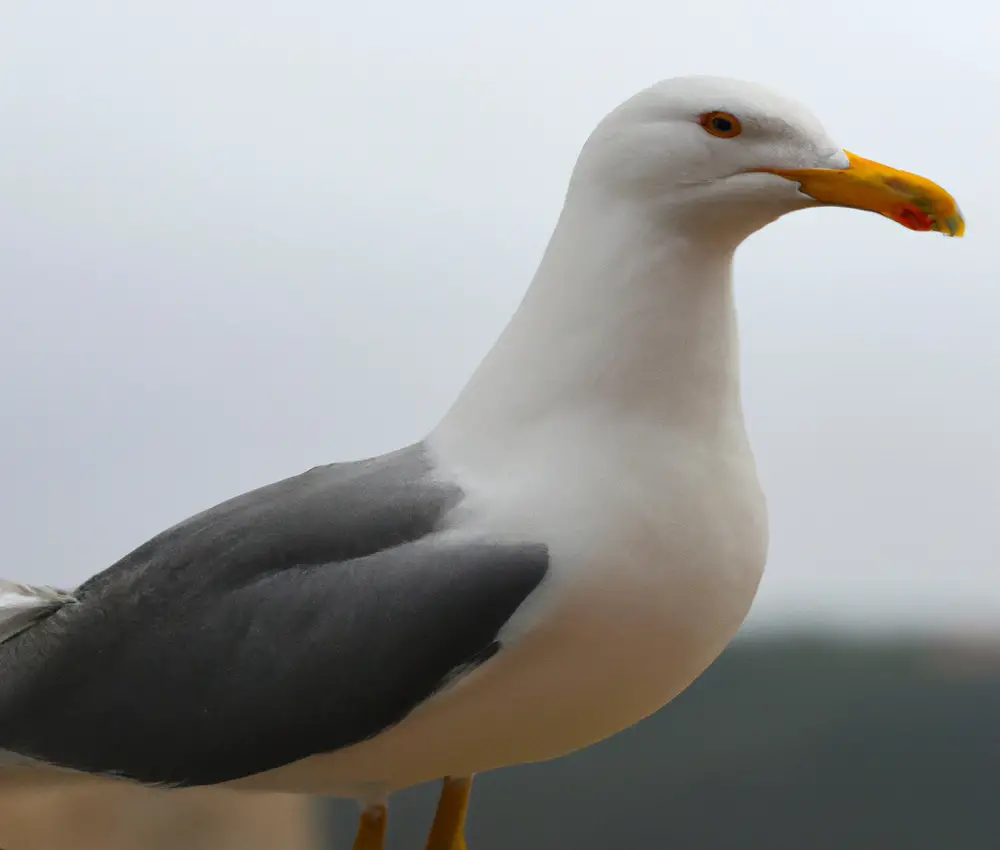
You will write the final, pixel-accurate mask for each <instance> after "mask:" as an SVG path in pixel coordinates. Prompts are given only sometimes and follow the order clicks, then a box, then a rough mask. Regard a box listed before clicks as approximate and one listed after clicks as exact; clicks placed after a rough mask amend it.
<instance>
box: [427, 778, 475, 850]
mask: <svg viewBox="0 0 1000 850" xmlns="http://www.w3.org/2000/svg"><path fill="white" fill-rule="evenodd" d="M471 790H472V777H471V776H459V777H452V776H446V777H445V780H444V785H442V786H441V797H440V799H439V800H438V806H437V811H436V812H435V813H434V823H433V824H432V825H431V831H430V835H428V836H427V850H466V848H465V834H464V833H465V813H466V811H467V810H468V808H469V792H470V791H471Z"/></svg>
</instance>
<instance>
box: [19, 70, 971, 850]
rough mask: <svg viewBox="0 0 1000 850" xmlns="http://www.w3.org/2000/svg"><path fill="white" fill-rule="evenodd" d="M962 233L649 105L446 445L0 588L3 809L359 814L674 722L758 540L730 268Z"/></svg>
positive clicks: (441, 812)
mask: <svg viewBox="0 0 1000 850" xmlns="http://www.w3.org/2000/svg"><path fill="white" fill-rule="evenodd" d="M817 206H839V207H851V208H855V209H860V210H867V211H870V212H874V213H877V214H879V215H881V216H883V217H886V218H888V219H891V220H893V221H895V222H897V223H899V224H901V225H903V226H905V227H907V228H910V229H911V230H916V231H937V232H940V233H943V234H945V235H949V236H961V235H962V234H963V232H964V228H965V224H964V220H963V218H962V215H961V213H960V211H959V209H958V207H957V205H956V203H955V201H954V199H953V198H952V197H951V195H949V194H948V193H947V192H945V191H944V190H943V189H942V188H940V187H939V186H937V185H936V184H934V183H932V182H930V181H928V180H926V179H924V178H922V177H919V176H916V175H914V174H910V173H906V172H902V171H898V170H896V169H893V168H890V167H888V166H885V165H881V164H879V163H877V162H874V161H871V160H868V159H864V158H862V157H860V156H857V155H855V154H853V153H849V152H847V151H845V150H844V149H842V148H841V147H840V146H839V145H838V144H837V143H835V142H834V141H833V139H832V138H831V137H830V136H829V135H828V134H827V132H826V130H825V129H824V128H823V126H822V125H821V124H820V122H819V121H818V120H817V119H816V118H815V117H813V115H812V114H811V113H810V112H809V111H808V110H807V109H806V108H804V107H803V106H801V105H800V104H798V103H797V102H795V101H793V100H791V99H789V98H787V97H785V96H783V95H781V94H778V93H775V92H772V91H770V90H768V89H766V88H764V87H761V86H759V85H756V84H753V83H748V82H742V81H739V80H731V79H724V78H718V77H707V76H688V77H680V78H675V79H669V80H665V81H662V82H659V83H656V84H655V85H653V86H651V87H649V88H647V89H645V90H643V91H641V92H639V93H638V94H636V95H635V96H633V97H631V98H630V99H629V100H627V101H625V102H624V103H623V104H621V105H620V106H618V107H617V108H615V109H614V110H613V111H612V112H611V113H610V114H608V115H607V116H606V117H605V118H604V119H603V120H602V121H601V122H600V123H599V124H598V125H597V127H596V129H595V130H594V131H593V133H592V134H591V136H590V137H589V138H588V139H587V141H586V143H585V144H584V146H583V148H582V151H581V153H580V155H579V158H578V160H577V162H576V165H575V167H574V169H573V172H572V175H571V177H570V180H569V185H568V189H567V191H566V195H565V202H564V206H563V208H562V211H561V214H560V215H559V218H558V221H557V223H556V225H555V229H554V231H553V233H552V237H551V241H550V242H549V244H548V247H547V249H546V250H545V252H544V254H543V256H542V258H541V260H540V263H539V265H538V268H537V272H536V274H535V276H534V279H533V280H532V282H531V284H530V286H529V287H528V289H527V292H526V294H525V296H524V298H523V300H522V302H521V304H520V305H519V307H518V309H517V310H516V311H515V313H514V315H513V317H512V318H511V320H510V322H509V324H508V325H507V327H506V328H505V329H504V330H503V332H502V333H501V335H500V336H499V338H498V339H497V340H496V342H495V344H494V345H493V347H492V348H491V349H490V350H489V352H488V353H487V355H486V356H485V358H484V360H483V361H482V363H481V364H480V365H479V367H478V369H477V370H476V371H475V373H474V374H473V376H472V377H471V379H470V380H469V382H468V383H467V384H466V386H465V387H464V388H463V389H462V390H461V391H460V393H459V394H458V395H457V398H456V399H455V400H454V403H453V404H452V405H451V407H450V408H449V409H447V411H445V412H444V415H443V417H442V418H441V419H440V421H439V422H438V424H437V425H436V426H435V427H434V428H433V429H432V430H431V431H430V432H429V433H427V434H426V436H424V437H423V438H422V439H420V440H418V441H415V442H413V443H412V444H410V445H406V446H403V447H400V448H398V449H397V450H395V451H392V452H389V453H387V454H384V455H381V456H376V457H369V458H365V459H362V460H352V461H345V462H340V463H331V464H328V465H325V466H317V467H314V468H312V469H310V470H308V471H306V472H303V473H301V474H299V475H295V476H293V477H290V478H287V479H285V480H282V481H278V482H277V483H273V484H270V485H268V486H265V487H261V488H260V489H256V490H253V491H251V492H249V493H245V494H243V495H240V496H236V497H235V498H233V499H230V500H229V501H226V502H223V503H222V504H220V505H217V506H215V507H212V508H210V509H208V510H205V511H204V512H202V513H199V514H196V515H195V516H192V517H190V518H189V519H186V520H184V521H183V522H180V523H179V524H177V525H174V526H173V527H171V528H168V529H167V530H166V531H164V532H162V533H161V534H159V535H157V536H156V537H154V538H153V539H151V540H149V541H148V542H146V543H144V544H143V545H141V546H139V547H138V548H137V549H135V550H134V551H132V552H131V553H130V554H128V555H125V556H124V557H123V558H122V559H121V560H119V561H118V562H117V563H115V564H113V565H111V566H110V567H108V568H107V569H105V570H103V571H102V572H99V573H97V574H96V575H94V576H92V577H91V578H90V579H88V580H87V581H85V582H84V583H83V584H81V585H80V586H78V587H76V588H74V589H72V590H60V589H55V588H51V587H33V586H29V585H24V584H18V583H15V582H4V583H3V584H2V585H0V641H2V642H0V748H2V749H0V788H2V787H11V786H23V785H26V784H41V785H51V784H58V783H63V782H71V783H72V782H78V781H93V782H112V781H126V782H133V783H141V784H144V785H148V786H156V787H164V788H179V787H191V786H214V787H220V788H228V789H233V790H236V791H248V792H260V791H270V792H282V793H297V794H322V795H334V796H342V797H350V798H354V799H356V800H357V801H358V803H359V806H360V818H359V825H358V830H357V834H356V838H355V843H354V847H355V850H379V848H381V847H382V846H383V840H384V833H385V828H386V821H387V800H388V798H389V796H390V795H391V794H392V793H393V792H395V791H397V790H399V789H402V788H406V787H409V786H412V785H415V784H417V783H421V782H425V781H431V780H435V781H436V780H441V782H442V786H441V795H440V798H439V802H438V807H437V811H436V814H435V817H434V822H433V825H432V827H431V830H430V834H429V836H428V839H427V844H426V847H427V848H428V850H464V848H465V846H466V845H465V839H464V821H465V815H466V811H467V807H468V802H469V792H470V788H471V784H472V779H473V777H474V776H475V775H476V774H478V773H482V772H484V771H488V770H492V769H495V768H499V767H502V766H506V765H514V764H519V763H525V762H538V761H542V760H547V759H552V758H557V757H559V756H562V755H564V754H567V753H570V752H572V751H575V750H578V749H580V748H582V747H586V746H588V745H590V744H592V743H594V742H596V741H599V740H602V739H605V738H607V737H609V736H611V735H614V734H616V733H617V732H619V731H621V730H622V729H624V728H626V727H628V726H630V725H632V724H634V723H636V722H637V721H639V720H641V719H642V718H644V717H647V716H648V715H650V714H652V713H653V712H655V711H657V710H658V709H659V708H661V707H662V706H663V705H664V704H666V703H668V702H669V701H670V700H671V699H673V697H675V696H676V695H677V694H678V693H680V692H681V691H683V690H684V689H685V688H686V687H687V686H688V685H689V684H690V683H691V682H692V681H693V680H694V679H696V678H697V677H698V676H699V675H700V674H701V673H702V672H703V671H704V670H705V669H706V668H707V667H708V666H709V665H710V664H711V663H712V662H713V661H714V660H715V659H716V658H717V656H718V655H719V654H720V653H721V652H722V650H723V649H724V648H725V646H726V645H727V643H728V642H729V641H730V639H731V638H732V637H733V636H734V634H735V633H736V632H737V630H738V629H739V627H740V626H741V624H742V623H743V620H744V618H745V617H746V615H747V613H748V611H749V609H750V607H751V604H752V601H753V599H754V596H755V594H756V591H757V587H758V584H759V581H760V579H761V576H762V573H763V570H764V564H765V560H766V554H767V546H768V528H767V510H766V504H765V498H764V495H763V493H762V491H761V487H760V485H759V483H758V478H757V473H756V465H755V461H754V458H753V454H752V451H751V446H750V443H749V441H748V438H747V432H746V429H745V426H744V419H743V413H742V403H741V397H740V375H739V372H740V370H739V350H738V341H737V322H736V313H735V309H734V292H733V276H732V267H733V255H734V251H735V250H736V248H737V246H739V245H740V243H742V242H743V241H744V240H745V239H746V238H747V237H749V236H750V235H751V234H753V233H754V232H756V231H758V230H760V229H761V228H762V227H764V226H765V225H767V224H768V223H770V222H773V221H775V220H776V219H778V218H779V217H781V216H783V215H785V214H786V213H789V212H793V211H795V210H801V209H805V208H809V207H817Z"/></svg>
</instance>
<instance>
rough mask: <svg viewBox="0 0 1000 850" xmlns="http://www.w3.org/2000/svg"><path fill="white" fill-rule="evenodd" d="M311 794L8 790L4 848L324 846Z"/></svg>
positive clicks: (0, 810) (2, 801)
mask: <svg viewBox="0 0 1000 850" xmlns="http://www.w3.org/2000/svg"><path fill="white" fill-rule="evenodd" d="M318 847H319V841H318V838H317V831H316V821H315V815H314V813H313V809H312V807H311V803H310V800H309V799H308V798H305V797H292V796H283V795H263V794H261V795H258V794H237V793H233V792H226V791H205V790H184V791H153V790H150V789H146V788H139V787H135V786H131V785H125V784H122V785H121V786H114V785H110V786H101V787H97V788H95V787H86V788H84V787H81V788H69V789H60V790H51V791H39V790H24V791H4V792H3V793H2V794H0V848H2V850H317V848H318Z"/></svg>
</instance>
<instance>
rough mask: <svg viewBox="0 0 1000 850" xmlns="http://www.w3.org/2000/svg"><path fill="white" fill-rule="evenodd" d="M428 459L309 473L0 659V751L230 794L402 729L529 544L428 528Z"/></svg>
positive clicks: (158, 544)
mask: <svg viewBox="0 0 1000 850" xmlns="http://www.w3.org/2000/svg"><path fill="white" fill-rule="evenodd" d="M430 473H431V469H430V465H429V462H428V460H427V456H426V453H425V451H424V449H423V447H422V446H421V445H419V444H418V445H416V446H412V447H410V448H408V449H404V450H402V451H400V452H396V453H393V454H391V455H386V456H383V457H381V458H375V459H371V460H367V461H360V462H356V463H349V464H335V465H332V466H327V467H318V468H316V469H313V470H310V471H309V472H306V473H304V474H303V475H300V476H296V477H294V478H290V479H287V480H285V481H281V482H278V483H277V484H273V485H270V486H269V487H264V488H262V489H260V490H256V491H253V492H251V493H248V494H245V495H243V496H240V497H238V498H236V499H233V500H231V501H229V502H225V503H223V504H221V505H219V506H217V507H215V508H213V509H211V510H209V511H206V512H204V513H202V514H199V515H197V516H195V517H192V518H191V519H189V520H187V521H185V522H183V523H181V524H180V525H178V526H175V527H174V528H171V529H169V530H168V531H166V532H164V533H163V534H161V535H159V536H158V537H156V538H154V539H153V540H151V541H149V542H148V543H146V544H145V545H143V546H141V547H140V548H139V549H137V550H136V551H134V552H133V553H131V554H130V555H128V556H126V557H125V558H124V559H122V560H121V561H120V562H119V563H117V564H115V565H114V566H112V567H110V568H109V569H107V570H105V571H104V572H102V573H99V574H98V575H96V576H94V577H93V578H92V579H90V580H89V581H87V582H86V583H85V584H83V585H82V586H81V587H80V588H78V589H77V590H76V591H75V593H74V596H75V598H76V601H75V602H73V603H70V604H67V605H65V606H63V607H62V608H60V609H59V610H58V611H56V612H55V613H53V614H51V615H50V616H48V617H46V618H44V619H42V620H40V621H39V622H37V623H35V624H34V625H33V626H32V627H31V628H29V629H27V630H26V631H23V632H22V633H20V634H18V635H17V636H16V637H13V638H12V639H11V640H9V641H7V642H6V643H4V644H2V645H0V747H2V748H4V749H7V750H10V751H12V752H15V753H19V754H21V755H25V756H30V757H32V758H36V759H40V760H43V761H46V762H49V763H52V764H58V765H61V766H64V767H71V768H75V769H77V770H84V771H87V772H91V773H113V774H118V775H121V776H124V777H128V778H131V779H134V780H137V781H141V782H147V783H167V784H172V785H203V784H212V783H217V782H224V781H227V780H231V779H235V778H238V777H241V776H247V775H250V774H253V773H257V772H260V771H263V770H267V769H270V768H274V767H278V766H280V765H282V764H287V763H289V762H291V761H295V760H297V759H299V758H303V757H305V756H309V755H313V754H316V753H323V752H330V751H333V750H336V749H339V748H341V747H345V746H348V745H350V744H353V743H356V742H358V741H361V740H363V739H365V738H368V737H371V736H373V735H375V734H377V733H378V732H380V731H381V730H383V729H385V728H387V727H389V726H391V725H393V724H395V723H397V722H398V721H400V720H401V719H402V718H403V717H405V716H406V715H407V714H408V713H409V712H410V711H411V710H412V709H413V708H415V707H416V706H417V705H419V704H420V703H421V702H422V701H424V700H426V699H427V698H428V697H429V696H431V695H432V694H433V693H434V692H435V691H436V690H438V689H439V688H440V687H441V686H442V683H444V682H446V681H448V679H449V677H450V676H451V675H452V673H453V672H454V671H455V670H457V669H459V668H463V667H467V666H469V665H475V664H477V663H481V662H482V661H484V660H486V659H487V658H489V657H490V656H491V655H492V654H493V653H495V652H496V651H497V650H498V648H499V643H498V638H497V635H498V632H499V631H500V629H501V628H502V626H503V625H504V623H505V622H506V621H507V620H508V619H509V618H510V616H511V615H512V614H513V613H514V611H515V610H516V609H517V607H518V606H519V605H520V604H521V603H522V602H523V601H524V599H525V598H526V597H527V596H528V595H529V594H530V593H531V592H532V591H533V590H534V589H535V588H536V587H537V586H538V584H539V582H540V581H541V580H542V578H543V576H544V574H545V572H546V570H547V567H548V555H547V551H546V549H545V547H544V546H543V545H540V544H533V543H525V544H524V545H507V544H504V545H501V544H497V543H490V542H487V541H484V542H456V541H454V540H453V539H451V538H450V537H449V536H447V535H436V534H435V533H434V531H435V529H436V528H437V526H438V524H439V522H440V520H441V517H442V515H443V514H444V513H445V512H446V511H447V510H448V509H449V508H450V507H451V506H452V505H454V504H456V503H457V502H458V501H459V500H460V499H461V496H462V494H461V492H460V491H459V490H458V489H457V488H456V487H454V486H449V485H445V484H441V483H438V482H435V481H434V480H433V478H432V476H431V474H430Z"/></svg>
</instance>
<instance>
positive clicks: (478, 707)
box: [233, 546, 763, 797]
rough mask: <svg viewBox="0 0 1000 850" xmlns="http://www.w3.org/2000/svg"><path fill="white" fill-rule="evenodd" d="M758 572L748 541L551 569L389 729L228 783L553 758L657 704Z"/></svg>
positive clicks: (741, 611) (344, 780) (422, 775)
mask: <svg viewBox="0 0 1000 850" xmlns="http://www.w3.org/2000/svg"><path fill="white" fill-rule="evenodd" d="M762 569H763V548H762V547H759V546H751V547H750V551H747V552H745V553H742V555H741V556H739V557H737V558H734V559H733V560H732V561H731V562H729V563H725V564H721V563H720V564H714V565H712V568H711V569H706V565H705V564H703V563H697V564H688V565H683V566H675V567H674V568H670V567H669V566H666V567H665V566H664V565H656V566H655V567H654V566H653V565H650V564H646V563H638V562H636V561H632V562H620V563H616V564H611V563H607V564H606V565H605V566H604V568H603V569H594V570H592V571H590V574H589V578H588V579H585V580H583V581H581V580H579V577H577V580H575V581H572V582H571V581H568V580H565V581H564V580H563V578H564V577H563V576H559V575H557V576H556V577H555V578H554V580H553V581H552V583H551V584H550V585H548V586H547V587H543V589H542V590H541V591H540V592H539V596H538V598H537V599H535V600H532V601H531V602H530V603H529V604H528V605H526V606H525V608H523V609H522V611H521V612H519V616H518V617H516V618H515V621H514V622H513V623H512V629H511V632H512V633H511V635H510V637H509V640H508V641H507V642H505V647H504V649H503V650H502V651H501V652H500V653H499V654H498V655H497V656H495V657H494V658H493V659H491V660H490V661H489V662H488V663H487V664H485V665H483V666H482V667H480V668H479V669H477V670H475V671H473V672H472V673H471V674H470V675H469V676H467V677H465V678H464V679H462V680H460V681H459V682H458V683H457V684H456V685H455V686H453V687H452V688H450V689H449V690H447V691H445V692H443V693H441V694H439V695H437V696H436V697H434V698H433V699H432V700H430V701H428V702H427V703H426V704H424V705H423V706H421V707H420V708H418V709H417V710H416V711H414V712H413V713H412V714H411V715H410V716H409V717H407V718H406V719H405V720H403V721H402V722H401V723H400V724H398V725H397V726H395V727H393V728H392V729H389V730H387V731H386V732H383V733H382V734H380V735H378V736H376V737H375V738H373V739H371V740H369V741H366V742H362V743H360V744H357V745H355V746H352V747H349V748H346V749H344V750H341V751H338V752H336V753H332V754H328V755H323V756H314V757H311V758H308V759H304V760H302V761H300V762H297V763H295V764H292V765H287V766H285V767H282V768H279V769H277V770H273V771H269V772H267V773H264V774H260V775H258V776H255V777H250V778H247V779H244V780H239V781H238V782H236V783H233V787H237V788H255V789H256V788H259V789H268V790H280V791H297V792H301V791H308V792H310V793H323V794H335V795H344V796H357V797H365V796H379V795H380V794H381V793H386V792H389V791H392V790H395V789H398V788H403V787H407V786H409V785H413V784H416V783H419V782H423V781H426V780H432V779H436V778H439V777H441V776H445V775H470V774H473V773H478V772H482V771H485V770H490V769H493V768H497V767H502V766H506V765H511V764H518V763H523V762H531V761H541V760H545V759H549V758H554V757H558V756H561V755H564V754H566V753H569V752H572V751H573V750H576V749H579V748H581V747H584V746H587V745H589V744H592V743H594V742H596V741H599V740H602V739H604V738H607V737H609V736H611V735H613V734H615V733H617V732H619V731H621V730H622V729H624V728H626V727H628V726H630V725H632V724H633V723H636V722H637V721H639V720H641V719H643V718H644V717H646V716H648V715H649V714H651V713H653V712H655V711H656V710H658V709H659V708H661V707H662V706H663V705H664V704H666V703H667V702H669V701H670V700H671V699H672V698H673V697H674V696H676V695H677V694H678V693H680V692H681V691H682V690H684V688H686V687H687V686H688V685H689V684H690V683H691V682H692V681H693V680H694V679H695V678H696V677H697V676H698V675H699V674H700V673H701V672H702V671H703V670H704V669H705V668H706V667H707V666H708V665H709V664H711V662H712V661H713V660H714V659H715V658H716V657H717V656H718V654H719V653H720V652H721V651H722V649H723V648H724V647H725V645H726V643H727V642H728V641H729V640H730V639H731V637H732V636H733V635H734V634H735V632H736V631H737V629H738V628H739V626H740V624H741V623H742V621H743V619H744V617H745V616H746V614H747V612H748V610H749V607H750V604H751V602H752V600H753V596H754V594H755V592H756V588H757V585H758V582H759V579H760V576H761V572H762Z"/></svg>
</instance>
